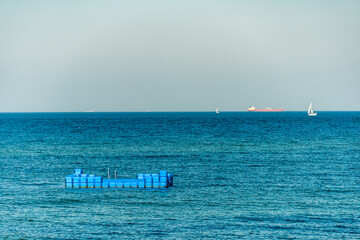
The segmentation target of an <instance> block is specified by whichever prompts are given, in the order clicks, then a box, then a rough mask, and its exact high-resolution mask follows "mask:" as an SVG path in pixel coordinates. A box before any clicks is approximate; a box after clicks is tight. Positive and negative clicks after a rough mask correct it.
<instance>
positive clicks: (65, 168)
mask: <svg viewBox="0 0 360 240" xmlns="http://www.w3.org/2000/svg"><path fill="white" fill-rule="evenodd" d="M75 168H81V169H83V170H84V172H85V173H88V174H96V175H102V176H104V177H106V176H107V171H108V170H107V169H108V168H110V171H111V175H112V177H114V171H115V170H116V171H117V175H118V178H135V177H136V174H138V173H157V172H159V170H167V171H168V172H170V173H172V174H174V186H173V187H171V188H168V189H157V190H153V189H152V190H149V189H65V187H64V180H65V176H67V175H70V174H72V173H73V171H74V169H75ZM359 238H360V112H319V113H318V116H316V117H308V116H307V113H306V112H282V113H248V112H222V113H220V114H215V113H1V114H0V239H359Z"/></svg>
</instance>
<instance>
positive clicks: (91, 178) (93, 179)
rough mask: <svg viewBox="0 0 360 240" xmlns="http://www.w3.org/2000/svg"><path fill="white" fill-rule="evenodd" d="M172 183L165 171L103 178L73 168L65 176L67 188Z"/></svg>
mask: <svg viewBox="0 0 360 240" xmlns="http://www.w3.org/2000/svg"><path fill="white" fill-rule="evenodd" d="M172 185H173V175H172V174H168V173H167V172H166V171H160V173H159V174H138V175H137V179H103V177H100V176H96V175H88V174H83V172H82V170H81V169H75V172H74V174H73V175H69V176H67V177H66V178H65V187H67V188H122V187H130V188H158V187H169V186H172Z"/></svg>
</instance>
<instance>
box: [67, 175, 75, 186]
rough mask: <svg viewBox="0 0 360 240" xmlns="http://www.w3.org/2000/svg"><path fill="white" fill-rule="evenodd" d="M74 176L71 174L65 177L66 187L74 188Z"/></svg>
mask: <svg viewBox="0 0 360 240" xmlns="http://www.w3.org/2000/svg"><path fill="white" fill-rule="evenodd" d="M73 178H74V177H73V176H72V175H69V176H67V177H66V178H65V183H66V184H65V187H68V188H72V187H73V181H74V180H73Z"/></svg>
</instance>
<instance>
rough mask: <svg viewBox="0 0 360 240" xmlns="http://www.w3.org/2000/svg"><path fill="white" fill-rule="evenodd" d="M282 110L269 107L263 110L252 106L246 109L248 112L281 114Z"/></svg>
mask: <svg viewBox="0 0 360 240" xmlns="http://www.w3.org/2000/svg"><path fill="white" fill-rule="evenodd" d="M283 111H284V108H277V109H272V108H271V107H267V108H265V109H256V108H255V107H254V106H251V107H249V108H248V112H283Z"/></svg>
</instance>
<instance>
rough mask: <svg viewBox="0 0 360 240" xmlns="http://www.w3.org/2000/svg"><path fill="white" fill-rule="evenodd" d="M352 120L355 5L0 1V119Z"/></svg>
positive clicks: (304, 0)
mask: <svg viewBox="0 0 360 240" xmlns="http://www.w3.org/2000/svg"><path fill="white" fill-rule="evenodd" d="M310 101H312V102H313V106H314V109H315V110H319V111H321V110H323V111H325V110H357V111H360V1H359V0H337V1H334V0H316V1H314V0H298V1H297V0H293V1H289V0H273V1H271V0H263V1H258V0H218V1H213V0H206V1H205V0H191V1H187V0H179V1H168V0H167V1H165V0H162V1H160V0H159V1H158V0H143V1H137V0H129V1H121V0H81V1H80V0H68V1H67V0H61V1H60V0H59V1H55V0H54V1H48V0H44V1H40V0H37V1H35V0H34V1H31V0H28V1H19V0H17V1H12V0H3V1H0V112H9V111H10V112H18V111H20V112H24V111H25V112H28V111H36V112H37V111H85V110H90V109H92V110H95V111H146V110H149V111H214V110H215V109H216V107H219V108H220V110H224V111H225V110H227V111H244V110H246V109H247V108H248V107H249V106H250V105H254V106H256V107H258V108H262V107H267V106H271V107H273V108H276V107H284V108H285V109H286V110H304V111H305V110H306V109H307V107H308V105H309V103H310Z"/></svg>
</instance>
